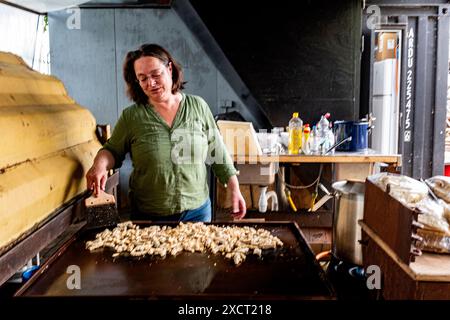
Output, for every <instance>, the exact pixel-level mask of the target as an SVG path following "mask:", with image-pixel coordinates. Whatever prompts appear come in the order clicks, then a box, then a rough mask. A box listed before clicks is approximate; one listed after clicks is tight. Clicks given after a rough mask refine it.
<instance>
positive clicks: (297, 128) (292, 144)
mask: <svg viewBox="0 0 450 320" xmlns="http://www.w3.org/2000/svg"><path fill="white" fill-rule="evenodd" d="M302 130H303V121H302V119H300V118H299V117H298V112H294V113H293V114H292V119H291V120H289V144H288V154H299V150H300V149H301V147H302Z"/></svg>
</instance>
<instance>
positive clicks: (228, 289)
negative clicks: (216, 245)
mask: <svg viewBox="0 0 450 320" xmlns="http://www.w3.org/2000/svg"><path fill="white" fill-rule="evenodd" d="M135 223H136V224H138V225H139V226H140V228H144V227H148V226H150V225H169V226H176V225H177V223H176V222H175V223H148V222H147V223H146V222H135ZM216 225H219V226H226V225H237V226H245V225H247V226H251V227H255V228H264V229H267V230H269V231H270V232H271V233H272V234H273V235H275V236H277V237H279V238H280V239H281V241H283V243H284V246H283V247H282V248H278V249H267V250H263V253H262V256H261V257H258V256H255V255H248V256H247V259H246V260H245V261H244V262H243V263H242V264H241V265H239V266H235V265H234V264H233V262H232V260H230V259H226V258H225V257H223V256H222V255H213V254H211V253H198V252H195V253H190V252H182V253H180V254H178V255H177V256H175V257H173V256H168V257H166V258H165V259H162V258H160V257H154V256H145V257H130V256H118V257H115V258H113V257H112V254H113V250H111V249H108V248H104V249H100V250H96V251H93V252H90V251H89V250H87V249H86V248H85V245H86V241H88V240H93V239H94V238H95V234H96V233H97V232H99V231H102V230H86V229H82V230H80V231H79V232H78V233H76V234H75V235H74V236H73V237H72V238H71V239H69V240H68V241H67V242H66V243H65V244H64V245H63V246H61V248H60V249H59V250H58V251H57V252H56V253H55V254H54V255H53V256H52V257H51V258H49V259H48V260H47V262H46V263H45V264H43V265H42V267H41V268H40V270H39V271H38V272H36V274H34V275H33V277H32V278H31V279H30V280H28V282H27V283H26V284H25V285H24V286H23V287H22V288H21V289H20V290H19V291H18V292H17V293H16V295H15V296H16V297H125V298H133V297H134V298H139V297H140V298H146V299H189V298H191V299H205V298H206V299H208V298H209V299H215V298H218V299H224V298H233V299H283V300H284V299H333V298H334V291H333V288H332V286H331V285H330V283H329V282H328V280H327V279H326V276H325V273H324V271H323V270H322V268H321V267H320V265H319V264H318V262H317V260H316V259H315V257H314V254H313V252H312V251H311V248H310V247H309V245H308V244H307V243H306V241H305V238H304V236H303V234H302V232H301V231H300V229H299V227H298V225H297V224H296V223H295V222H261V223H248V222H228V223H227V222H223V223H216ZM72 265H75V266H78V267H79V268H80V271H81V282H80V284H81V289H68V286H67V281H68V279H69V277H70V276H72V275H73V274H72V273H70V272H69V273H68V272H67V271H68V268H69V266H72ZM69 270H70V269H69ZM69 287H70V286H69Z"/></svg>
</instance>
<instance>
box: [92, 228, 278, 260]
mask: <svg viewBox="0 0 450 320" xmlns="http://www.w3.org/2000/svg"><path fill="white" fill-rule="evenodd" d="M278 246H280V247H281V246H283V242H282V241H281V240H280V239H279V238H277V237H275V236H273V235H271V233H270V232H269V231H268V230H265V229H255V228H252V227H248V226H245V227H237V226H226V227H219V226H215V225H205V224H204V223H201V222H197V223H191V222H189V223H182V222H181V223H180V224H179V225H178V226H176V227H174V228H172V227H170V226H150V227H147V228H142V229H141V228H140V227H139V226H138V225H135V224H133V223H132V222H131V221H127V222H123V223H120V224H118V225H117V227H116V228H114V229H113V230H109V229H105V230H104V231H103V232H100V233H98V234H97V235H96V236H95V240H93V241H87V242H86V248H87V249H89V250H90V251H93V250H96V249H99V248H111V249H113V250H115V253H114V254H113V257H117V256H119V255H122V254H130V255H131V256H145V255H159V256H160V257H162V258H164V257H166V256H167V255H172V256H175V255H177V254H178V253H180V252H181V251H189V252H206V251H210V252H212V253H213V254H218V253H220V254H222V255H223V256H225V258H227V259H232V260H233V261H234V263H235V264H236V265H239V264H240V263H242V262H243V261H244V260H245V259H246V257H247V255H248V254H255V255H258V256H261V254H262V250H263V249H275V248H276V247H278Z"/></svg>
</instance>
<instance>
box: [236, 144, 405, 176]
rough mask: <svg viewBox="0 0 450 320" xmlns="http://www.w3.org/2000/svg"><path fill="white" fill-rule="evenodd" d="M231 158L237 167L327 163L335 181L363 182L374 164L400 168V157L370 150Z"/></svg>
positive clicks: (395, 168)
mask: <svg viewBox="0 0 450 320" xmlns="http://www.w3.org/2000/svg"><path fill="white" fill-rule="evenodd" d="M233 158H234V159H233V160H234V162H235V163H237V164H238V165H239V164H245V165H256V164H262V165H264V164H271V163H275V164H289V165H300V164H302V163H329V164H332V165H333V172H334V177H333V180H335V181H338V180H345V179H349V180H361V181H364V180H365V178H366V177H367V176H369V175H371V174H372V173H373V171H374V165H375V163H383V164H385V165H386V166H387V171H389V172H395V171H396V170H397V167H400V166H401V155H399V154H395V155H386V154H380V153H377V152H375V151H374V150H371V149H368V150H367V151H364V152H335V153H334V154H329V155H287V154H281V155H262V156H241V155H234V157H233Z"/></svg>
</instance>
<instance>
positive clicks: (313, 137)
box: [309, 126, 320, 154]
mask: <svg viewBox="0 0 450 320" xmlns="http://www.w3.org/2000/svg"><path fill="white" fill-rule="evenodd" d="M319 146H320V137H319V132H318V131H317V127H316V126H313V129H312V131H311V134H310V137H309V150H310V151H311V153H312V154H319Z"/></svg>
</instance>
